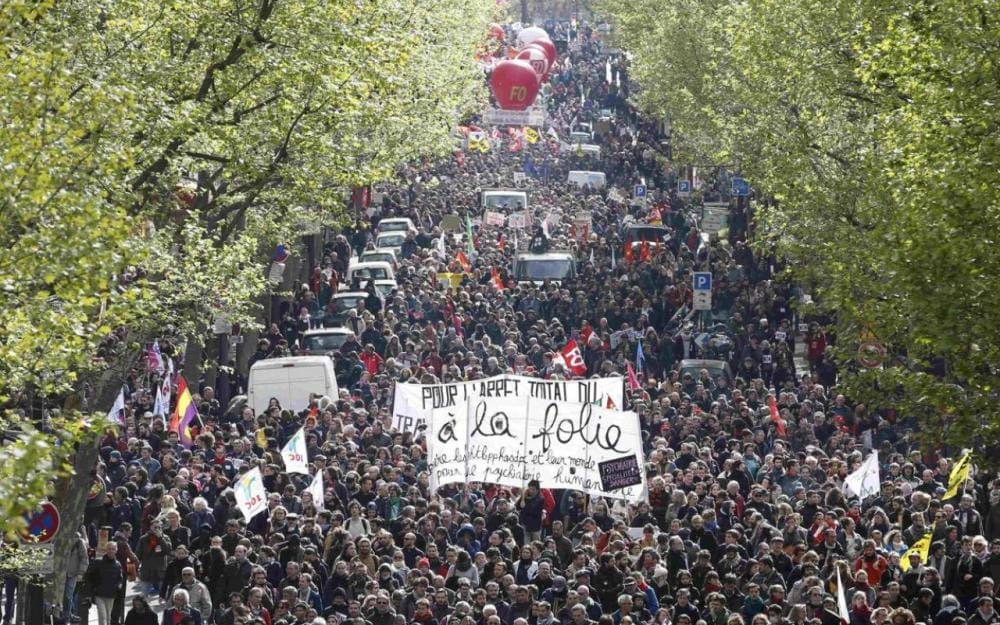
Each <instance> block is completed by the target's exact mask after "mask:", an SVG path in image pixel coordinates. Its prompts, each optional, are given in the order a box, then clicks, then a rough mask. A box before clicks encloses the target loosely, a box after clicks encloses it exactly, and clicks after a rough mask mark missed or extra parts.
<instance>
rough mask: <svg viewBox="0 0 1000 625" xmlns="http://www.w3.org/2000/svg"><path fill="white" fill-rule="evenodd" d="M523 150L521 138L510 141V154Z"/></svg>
mask: <svg viewBox="0 0 1000 625" xmlns="http://www.w3.org/2000/svg"><path fill="white" fill-rule="evenodd" d="M523 149H524V141H523V140H522V139H521V137H517V138H516V139H514V140H513V141H511V143H510V151H511V152H520V151H521V150H523Z"/></svg>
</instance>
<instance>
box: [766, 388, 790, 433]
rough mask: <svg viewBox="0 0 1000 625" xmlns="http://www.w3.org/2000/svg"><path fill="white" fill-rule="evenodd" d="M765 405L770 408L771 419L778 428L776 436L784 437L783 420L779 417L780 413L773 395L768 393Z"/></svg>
mask: <svg viewBox="0 0 1000 625" xmlns="http://www.w3.org/2000/svg"><path fill="white" fill-rule="evenodd" d="M767 407H768V408H770V409H771V421H774V424H775V426H776V427H777V428H778V436H780V437H781V438H786V435H785V422H784V420H782V418H781V413H780V412H778V403H777V402H776V401H775V400H774V395H768V397H767Z"/></svg>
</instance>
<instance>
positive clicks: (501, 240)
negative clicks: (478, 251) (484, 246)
mask: <svg viewBox="0 0 1000 625" xmlns="http://www.w3.org/2000/svg"><path fill="white" fill-rule="evenodd" d="M497 247H498V248H500V249H501V250H504V249H507V239H506V238H505V237H504V236H503V233H502V232H501V233H500V236H499V237H498V238H497Z"/></svg>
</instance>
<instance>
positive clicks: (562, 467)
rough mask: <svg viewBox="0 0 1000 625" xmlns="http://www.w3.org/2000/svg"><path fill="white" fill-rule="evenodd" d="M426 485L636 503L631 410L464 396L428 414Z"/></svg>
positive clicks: (637, 459) (639, 476) (639, 487)
mask: <svg viewBox="0 0 1000 625" xmlns="http://www.w3.org/2000/svg"><path fill="white" fill-rule="evenodd" d="M427 458H428V466H429V469H430V485H431V488H432V489H435V490H436V489H438V488H440V487H441V486H445V485H448V484H458V483H468V482H482V483H487V484H500V485H502V486H508V487H512V488H524V487H525V486H527V485H528V482H530V481H532V480H538V482H539V483H540V485H541V486H542V488H568V489H572V490H579V491H583V492H585V493H588V494H591V495H597V496H602V497H611V498H617V499H624V500H627V501H631V502H636V501H641V500H643V499H644V498H645V496H646V490H645V481H646V480H645V473H644V460H643V453H642V435H641V431H640V429H639V419H638V417H637V416H636V415H635V413H633V412H619V411H615V410H607V409H604V408H600V407H598V406H595V405H593V404H571V403H566V402H560V401H552V400H548V399H540V398H535V397H520V396H517V395H508V396H499V397H496V396H495V397H482V396H475V395H472V396H470V397H469V398H468V399H467V400H466V402H465V405H464V406H463V405H461V404H458V405H455V406H452V407H449V408H438V409H435V410H432V412H431V417H430V422H429V424H428V436H427Z"/></svg>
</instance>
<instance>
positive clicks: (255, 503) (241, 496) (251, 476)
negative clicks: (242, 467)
mask: <svg viewBox="0 0 1000 625" xmlns="http://www.w3.org/2000/svg"><path fill="white" fill-rule="evenodd" d="M233 491H234V492H235V494H236V505H237V506H238V507H239V509H240V512H242V513H243V518H245V519H246V520H247V523H249V522H250V519H252V518H254V517H255V516H257V514H259V513H260V512H263V511H264V510H267V490H265V489H264V476H262V475H261V474H260V469H258V468H254V469H253V470H251V471H247V472H246V473H245V474H243V477H241V478H240V479H238V480H236V484H235V485H234V487H233Z"/></svg>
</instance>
